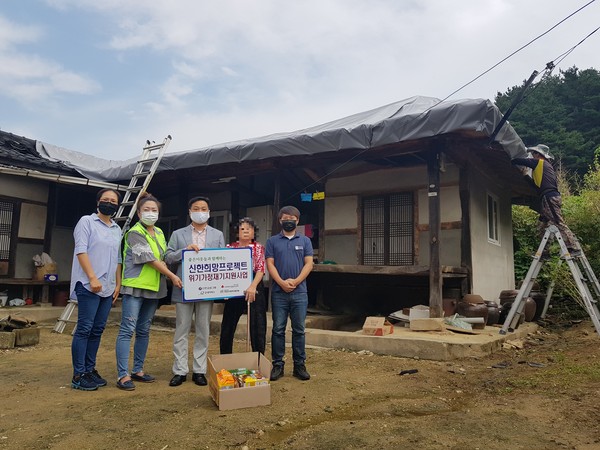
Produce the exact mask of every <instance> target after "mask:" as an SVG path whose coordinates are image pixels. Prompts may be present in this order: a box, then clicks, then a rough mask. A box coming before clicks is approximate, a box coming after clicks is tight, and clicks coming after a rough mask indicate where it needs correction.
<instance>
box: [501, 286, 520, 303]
mask: <svg viewBox="0 0 600 450" xmlns="http://www.w3.org/2000/svg"><path fill="white" fill-rule="evenodd" d="M518 294H519V291H517V290H515V289H507V290H504V291H500V295H499V298H500V304H501V305H502V304H503V302H502V300H511V301H512V300H514V299H515V298H516V297H517V295H518Z"/></svg>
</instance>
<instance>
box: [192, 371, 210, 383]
mask: <svg viewBox="0 0 600 450" xmlns="http://www.w3.org/2000/svg"><path fill="white" fill-rule="evenodd" d="M192 381H193V382H194V383H196V384H197V385H198V386H206V385H207V384H208V382H207V381H206V377H205V376H204V374H203V373H195V374H193V375H192Z"/></svg>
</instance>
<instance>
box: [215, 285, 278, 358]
mask: <svg viewBox="0 0 600 450" xmlns="http://www.w3.org/2000/svg"><path fill="white" fill-rule="evenodd" d="M246 309H247V302H246V300H245V299H244V298H230V299H229V300H226V301H225V309H224V310H223V321H222V322H221V338H220V342H219V344H220V347H221V354H222V355H224V354H227V353H233V337H234V335H235V329H236V328H237V324H238V322H239V320H240V317H241V316H242V314H244V313H245V312H246ZM266 335H267V299H266V297H265V290H264V288H263V285H262V283H261V284H259V285H258V288H257V289H256V297H255V300H254V301H253V302H252V303H250V342H251V343H252V351H253V352H260V353H262V354H264V353H265V346H266Z"/></svg>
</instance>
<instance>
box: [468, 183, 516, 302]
mask: <svg viewBox="0 0 600 450" xmlns="http://www.w3.org/2000/svg"><path fill="white" fill-rule="evenodd" d="M469 183H470V185H471V189H470V210H471V224H470V225H471V251H472V255H471V258H472V264H473V293H474V294H479V295H481V296H482V297H483V298H484V299H486V300H497V299H498V296H499V295H500V291H502V290H504V289H513V288H514V285H515V282H514V278H515V274H514V258H513V241H512V215H511V201H510V200H511V199H510V193H509V190H508V189H506V188H502V187H501V186H498V185H496V184H494V182H493V181H492V180H490V179H488V178H486V177H484V175H483V174H481V173H478V172H473V171H471V175H470V179H469ZM488 192H489V193H491V194H493V195H495V196H497V198H498V206H499V223H498V234H499V244H496V243H492V242H489V241H488V230H487V226H488V223H487V193H488Z"/></svg>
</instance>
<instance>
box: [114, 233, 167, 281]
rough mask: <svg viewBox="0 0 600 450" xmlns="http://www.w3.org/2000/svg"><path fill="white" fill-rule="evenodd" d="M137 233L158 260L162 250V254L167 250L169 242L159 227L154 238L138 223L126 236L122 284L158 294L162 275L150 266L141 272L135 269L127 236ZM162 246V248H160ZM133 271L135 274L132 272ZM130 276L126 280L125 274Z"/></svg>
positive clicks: (143, 266) (144, 267) (146, 266)
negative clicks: (146, 242)
mask: <svg viewBox="0 0 600 450" xmlns="http://www.w3.org/2000/svg"><path fill="white" fill-rule="evenodd" d="M132 231H135V232H137V233H139V234H141V235H142V236H144V237H145V238H146V241H148V244H149V245H150V248H151V249H152V253H154V256H155V257H156V259H157V260H159V261H160V259H161V256H160V255H161V251H160V250H161V249H162V253H163V254H164V252H165V251H166V249H167V241H166V240H165V235H164V234H163V232H162V230H161V229H160V228H158V227H154V234H155V236H156V237H153V236H152V235H151V234H150V233H148V230H146V227H144V225H143V224H142V223H141V222H138V223H136V224H135V225H134V226H133V227H131V229H130V230H129V231H128V232H127V234H125V247H124V249H123V280H122V282H121V284H122V285H123V286H129V287H134V288H140V289H147V290H149V291H154V292H158V290H159V289H160V275H161V273H160V272H159V271H158V270H156V269H155V268H154V267H152V266H149V265H148V264H143V265H142V266H141V269H140V270H135V269H134V268H133V258H132V255H131V251H130V247H129V244H128V242H127V235H128V234H129V233H131V232H132ZM159 245H160V248H159V247H158V246H159ZM132 269H133V271H134V272H132ZM126 273H127V274H128V275H129V278H125V274H126Z"/></svg>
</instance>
